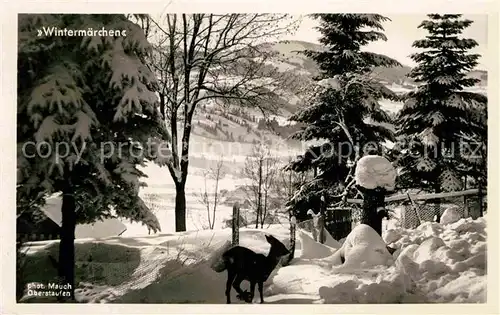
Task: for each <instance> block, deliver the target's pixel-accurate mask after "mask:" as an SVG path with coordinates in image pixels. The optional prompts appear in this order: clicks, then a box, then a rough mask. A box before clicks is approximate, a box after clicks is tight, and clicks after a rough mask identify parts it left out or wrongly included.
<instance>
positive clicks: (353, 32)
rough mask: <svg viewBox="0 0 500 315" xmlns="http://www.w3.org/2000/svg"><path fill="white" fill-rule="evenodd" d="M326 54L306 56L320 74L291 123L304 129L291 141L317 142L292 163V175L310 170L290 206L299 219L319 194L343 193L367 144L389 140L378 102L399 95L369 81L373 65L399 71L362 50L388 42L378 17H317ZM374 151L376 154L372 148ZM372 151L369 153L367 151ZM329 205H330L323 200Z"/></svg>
mask: <svg viewBox="0 0 500 315" xmlns="http://www.w3.org/2000/svg"><path fill="white" fill-rule="evenodd" d="M313 17H315V18H316V19H318V20H319V27H318V30H319V31H320V32H321V34H322V37H321V38H320V42H321V43H322V44H323V45H324V47H325V48H326V49H325V50H324V51H306V52H305V53H306V55H308V56H310V57H311V58H312V59H313V60H314V61H316V62H317V64H318V65H319V68H320V70H321V75H320V77H319V78H318V80H319V83H318V85H317V86H316V88H315V90H314V91H313V96H312V98H311V99H312V102H311V105H310V106H307V107H305V108H302V109H300V110H299V111H298V112H297V113H296V114H294V115H293V116H292V117H291V118H290V120H292V121H296V122H299V123H302V124H304V125H305V127H304V128H303V129H302V130H301V131H299V132H297V133H296V134H295V135H294V136H293V137H294V138H295V139H299V140H302V141H315V140H316V141H319V142H320V143H319V144H315V145H312V146H310V147H309V148H308V150H307V151H306V152H305V153H304V154H303V155H301V156H299V157H298V158H297V159H296V160H295V161H293V162H292V163H291V164H290V166H289V167H290V168H291V169H292V170H294V171H296V172H307V171H311V170H313V172H314V174H315V176H314V179H313V180H312V181H310V182H309V183H307V184H306V185H303V186H302V187H301V189H300V191H299V192H298V193H297V194H296V195H295V196H294V198H292V200H291V202H290V203H289V206H290V207H291V208H292V209H294V211H295V212H296V215H297V218H298V219H299V220H303V219H306V218H307V217H306V212H307V210H308V209H310V208H315V209H317V208H318V207H319V206H318V204H319V200H320V197H321V195H326V196H327V197H328V196H332V195H336V194H338V193H339V192H342V191H343V190H344V188H345V185H346V178H347V177H348V175H349V174H350V173H352V171H353V167H352V166H353V165H354V163H355V162H356V160H357V159H358V158H359V157H360V156H362V155H363V154H364V153H368V152H370V150H369V145H367V144H368V143H371V144H374V145H375V146H376V147H378V150H380V143H382V142H383V141H385V140H392V139H393V133H392V131H391V130H390V129H389V128H387V125H385V124H384V123H388V122H390V121H391V119H390V117H389V116H388V115H387V113H386V112H385V111H383V110H382V109H381V107H380V105H379V103H378V100H380V99H381V98H387V99H396V98H397V96H396V95H395V94H394V93H393V92H392V91H390V90H389V89H388V88H386V87H385V86H384V85H383V84H381V83H380V82H377V81H376V80H375V79H373V78H372V77H371V75H370V74H371V71H372V69H373V68H374V67H376V66H400V64H399V63H398V62H397V61H396V60H394V59H391V58H389V57H386V56H384V55H380V54H376V53H372V52H367V51H362V50H361V48H362V47H363V46H365V45H367V44H368V43H370V42H373V41H377V40H386V37H385V35H384V34H383V26H382V23H383V22H384V21H387V20H388V18H386V17H384V16H381V15H378V14H315V15H313ZM372 149H375V148H374V147H373V146H372ZM371 152H373V151H371ZM327 202H328V201H327Z"/></svg>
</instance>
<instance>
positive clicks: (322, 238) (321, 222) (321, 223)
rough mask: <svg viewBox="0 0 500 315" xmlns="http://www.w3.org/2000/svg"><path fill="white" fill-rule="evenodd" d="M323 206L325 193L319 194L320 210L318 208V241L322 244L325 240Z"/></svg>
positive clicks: (324, 204)
mask: <svg viewBox="0 0 500 315" xmlns="http://www.w3.org/2000/svg"><path fill="white" fill-rule="evenodd" d="M325 208H326V202H325V194H324V193H323V195H322V196H321V205H320V208H319V209H320V210H319V214H320V217H319V224H318V225H319V242H320V243H321V244H324V243H325V241H326V237H325V221H326V220H325V219H326V218H325Z"/></svg>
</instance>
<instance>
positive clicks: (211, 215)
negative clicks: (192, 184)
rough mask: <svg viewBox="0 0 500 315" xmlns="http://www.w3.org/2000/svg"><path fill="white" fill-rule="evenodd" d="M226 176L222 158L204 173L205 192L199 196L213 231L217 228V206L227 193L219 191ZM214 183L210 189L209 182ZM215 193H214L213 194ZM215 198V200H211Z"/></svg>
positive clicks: (209, 226)
mask: <svg viewBox="0 0 500 315" xmlns="http://www.w3.org/2000/svg"><path fill="white" fill-rule="evenodd" d="M225 176H226V171H225V169H224V160H223V158H222V156H220V157H219V158H218V160H217V161H216V163H215V165H214V166H213V167H209V168H208V169H206V170H205V171H204V172H203V179H204V184H205V185H204V190H203V191H202V192H201V193H200V194H198V198H199V200H200V202H201V203H202V204H203V205H204V206H205V208H206V209H207V218H208V228H209V229H211V230H213V229H214V226H215V213H216V212H217V205H218V204H219V201H220V200H221V198H224V196H225V193H224V192H222V191H220V190H219V181H220V180H221V179H223V178H224V177H225ZM209 180H210V181H212V189H209V187H208V185H209V184H208V185H207V181H209ZM212 191H213V192H212ZM212 196H213V199H212V198H211V197H212Z"/></svg>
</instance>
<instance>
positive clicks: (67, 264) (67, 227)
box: [58, 185, 76, 301]
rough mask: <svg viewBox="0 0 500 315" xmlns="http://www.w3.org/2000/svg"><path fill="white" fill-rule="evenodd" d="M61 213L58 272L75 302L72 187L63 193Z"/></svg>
mask: <svg viewBox="0 0 500 315" xmlns="http://www.w3.org/2000/svg"><path fill="white" fill-rule="evenodd" d="M61 213H62V226H61V241H60V242H59V262H58V267H59V268H58V269H59V270H58V272H59V277H60V279H61V280H62V285H63V286H65V287H67V290H68V291H69V293H70V296H69V300H71V301H74V300H75V228H76V202H75V198H74V196H73V189H72V188H71V186H70V185H68V187H67V188H66V189H65V190H64V191H63V196H62V206H61ZM61 300H66V297H62V299H61Z"/></svg>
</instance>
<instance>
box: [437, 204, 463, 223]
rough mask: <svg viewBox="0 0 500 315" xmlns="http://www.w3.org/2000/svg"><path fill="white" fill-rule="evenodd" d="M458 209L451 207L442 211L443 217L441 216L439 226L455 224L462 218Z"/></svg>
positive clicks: (454, 206)
mask: <svg viewBox="0 0 500 315" xmlns="http://www.w3.org/2000/svg"><path fill="white" fill-rule="evenodd" d="M458 210H459V207H458V206H456V205H453V206H451V207H449V208H447V209H446V210H444V212H443V215H442V216H441V224H451V223H455V222H457V221H458V220H460V219H461V218H462V216H461V215H460V212H458Z"/></svg>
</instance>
